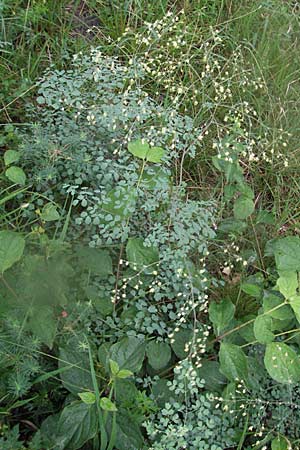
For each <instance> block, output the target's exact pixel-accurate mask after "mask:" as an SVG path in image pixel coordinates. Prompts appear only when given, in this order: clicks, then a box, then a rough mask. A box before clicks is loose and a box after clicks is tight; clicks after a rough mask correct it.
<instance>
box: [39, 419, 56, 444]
mask: <svg viewBox="0 0 300 450" xmlns="http://www.w3.org/2000/svg"><path fill="white" fill-rule="evenodd" d="M59 418H60V414H53V415H51V416H48V417H47V419H45V420H44V421H43V422H42V424H41V426H40V431H41V435H42V437H43V444H44V445H45V447H46V446H47V447H46V448H49V449H50V448H53V449H54V448H56V444H58V443H57V442H56V439H57V429H58V423H59ZM58 448H59V447H58Z"/></svg>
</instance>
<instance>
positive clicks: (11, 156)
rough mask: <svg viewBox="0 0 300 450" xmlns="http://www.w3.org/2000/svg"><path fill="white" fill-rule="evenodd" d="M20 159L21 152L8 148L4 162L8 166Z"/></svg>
mask: <svg viewBox="0 0 300 450" xmlns="http://www.w3.org/2000/svg"><path fill="white" fill-rule="evenodd" d="M19 159H20V153H19V152H17V151H16V150H7V151H6V152H5V153H4V163H5V165H6V166H9V165H10V164H12V163H14V162H17V161H19Z"/></svg>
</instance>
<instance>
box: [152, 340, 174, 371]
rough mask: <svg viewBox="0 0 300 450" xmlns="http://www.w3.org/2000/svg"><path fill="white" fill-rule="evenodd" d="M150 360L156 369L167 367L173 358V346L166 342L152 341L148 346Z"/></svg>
mask: <svg viewBox="0 0 300 450" xmlns="http://www.w3.org/2000/svg"><path fill="white" fill-rule="evenodd" d="M146 354H147V357H148V362H149V364H150V366H151V367H153V369H154V370H160V369H163V368H164V367H166V365H167V364H168V362H169V361H170V359H171V348H170V346H169V345H168V344H167V343H165V342H155V341H151V342H150V343H149V344H148V345H147V348H146Z"/></svg>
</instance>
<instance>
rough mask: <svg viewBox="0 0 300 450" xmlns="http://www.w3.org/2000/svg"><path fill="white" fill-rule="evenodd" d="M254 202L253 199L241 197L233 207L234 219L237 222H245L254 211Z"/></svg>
mask: <svg viewBox="0 0 300 450" xmlns="http://www.w3.org/2000/svg"><path fill="white" fill-rule="evenodd" d="M254 207H255V206H254V202H253V200H251V198H249V197H246V196H244V195H241V196H240V197H239V198H238V199H237V200H236V201H235V202H234V206H233V213H234V217H235V219H237V220H244V219H246V218H247V217H249V216H250V215H251V214H252V213H253V211H254Z"/></svg>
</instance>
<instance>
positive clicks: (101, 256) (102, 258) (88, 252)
mask: <svg viewBox="0 0 300 450" xmlns="http://www.w3.org/2000/svg"><path fill="white" fill-rule="evenodd" d="M77 256H78V258H79V259H78V263H79V265H80V266H81V267H82V269H83V270H90V271H91V272H92V273H93V274H94V275H97V276H98V277H101V278H106V277H107V276H108V275H110V274H111V273H112V260H111V257H110V255H109V252H108V251H107V250H100V249H97V248H91V247H79V248H78V249H77Z"/></svg>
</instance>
